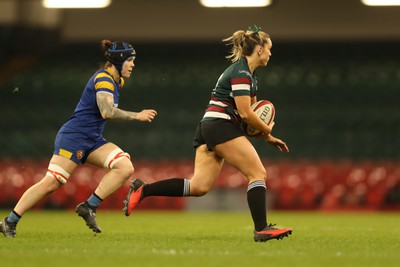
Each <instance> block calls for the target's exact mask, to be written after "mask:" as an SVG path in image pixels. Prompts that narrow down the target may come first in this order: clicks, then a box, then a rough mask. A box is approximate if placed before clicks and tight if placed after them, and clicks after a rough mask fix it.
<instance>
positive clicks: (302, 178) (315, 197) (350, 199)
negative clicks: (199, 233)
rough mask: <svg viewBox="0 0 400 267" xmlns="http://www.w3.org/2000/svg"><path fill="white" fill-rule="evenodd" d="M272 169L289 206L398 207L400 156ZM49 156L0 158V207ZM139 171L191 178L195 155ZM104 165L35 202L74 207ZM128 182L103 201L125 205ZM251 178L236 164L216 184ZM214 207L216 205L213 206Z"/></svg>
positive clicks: (281, 204)
mask: <svg viewBox="0 0 400 267" xmlns="http://www.w3.org/2000/svg"><path fill="white" fill-rule="evenodd" d="M264 164H265V166H266V167H267V171H268V180H267V187H268V189H269V191H268V194H269V195H270V197H269V199H270V200H271V201H272V203H269V205H270V206H271V207H272V208H274V209H290V210H338V209H341V210H343V209H351V210H382V209H386V210H389V209H399V208H400V199H399V198H398V197H397V198H396V197H395V196H398V195H399V194H400V191H399V190H400V165H399V164H398V163H395V162H379V163H376V162H370V161H363V162H357V163H354V162H350V161H337V162H336V161H321V162H315V161H312V162H311V161H277V162H264ZM46 168H47V162H33V161H29V160H26V161H21V162H19V163H12V162H7V161H3V162H1V163H0V188H2V192H3V193H2V194H0V207H1V208H10V207H12V206H13V205H15V203H16V202H17V201H18V199H19V197H20V196H21V195H22V193H23V192H24V191H25V190H26V189H27V188H29V186H31V185H32V184H33V183H35V182H37V181H39V180H40V179H41V178H42V176H43V174H44V173H45V172H46ZM135 169H136V172H135V177H140V178H142V179H143V180H144V181H146V182H148V183H151V182H154V181H158V180H161V179H166V178H172V177H184V178H189V177H190V176H191V175H192V173H193V163H192V162H190V161H167V160H165V161H156V162H152V161H140V162H136V163H135ZM105 172H106V171H105V170H103V169H99V168H95V167H93V166H91V165H83V166H80V167H78V168H77V169H76V171H75V172H74V173H73V174H72V175H71V177H70V180H69V182H68V183H67V184H66V185H64V186H63V187H62V188H61V189H60V190H58V191H57V192H55V193H53V194H51V195H50V196H49V197H47V198H46V199H45V200H43V201H42V202H40V203H39V205H37V206H36V208H48V209H73V208H74V207H75V206H76V204H77V203H79V202H81V201H84V200H85V199H86V198H87V197H88V196H90V194H91V193H92V192H93V191H94V190H95V187H96V186H97V184H98V183H99V181H100V180H101V178H102V177H103V175H104V174H105ZM128 186H129V184H128V183H127V184H126V185H125V186H124V187H123V188H121V189H120V190H118V191H117V192H116V193H115V194H113V195H111V196H110V197H109V198H107V199H106V200H105V201H104V203H103V204H102V207H103V208H105V209H121V208H122V200H123V199H124V197H125V195H126V193H127V191H128ZM246 187H247V181H246V179H245V178H244V177H243V176H242V175H241V174H240V173H238V171H237V170H235V169H234V168H232V167H231V166H229V165H226V166H224V168H223V170H222V172H221V175H220V177H219V178H218V180H217V181H216V183H215V185H214V189H213V190H220V189H231V190H233V189H240V188H241V189H242V190H243V191H245V190H246ZM186 200H187V199H186V198H168V197H158V198H151V199H147V200H146V201H145V202H143V205H141V206H140V208H141V209H176V210H182V209H185V201H186ZM210 208H212V207H210Z"/></svg>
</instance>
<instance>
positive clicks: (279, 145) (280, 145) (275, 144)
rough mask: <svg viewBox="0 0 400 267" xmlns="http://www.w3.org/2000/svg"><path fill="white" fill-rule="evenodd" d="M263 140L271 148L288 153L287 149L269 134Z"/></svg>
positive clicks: (283, 143)
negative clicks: (271, 146)
mask: <svg viewBox="0 0 400 267" xmlns="http://www.w3.org/2000/svg"><path fill="white" fill-rule="evenodd" d="M264 139H265V141H267V143H269V144H271V145H273V146H276V148H278V149H279V151H281V152H289V147H288V146H287V145H286V143H285V142H283V141H282V140H281V139H279V138H276V137H274V136H272V135H271V134H268V135H266V136H265V137H264Z"/></svg>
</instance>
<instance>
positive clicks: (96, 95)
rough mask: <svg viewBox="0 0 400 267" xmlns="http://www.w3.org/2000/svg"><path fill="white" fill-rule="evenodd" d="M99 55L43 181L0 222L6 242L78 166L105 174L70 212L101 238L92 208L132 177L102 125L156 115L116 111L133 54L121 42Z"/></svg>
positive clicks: (145, 119)
mask: <svg viewBox="0 0 400 267" xmlns="http://www.w3.org/2000/svg"><path fill="white" fill-rule="evenodd" d="M101 49H102V50H103V53H104V56H105V59H106V60H107V61H106V63H104V64H103V65H102V66H101V67H100V69H99V70H98V71H96V73H94V75H93V76H92V77H91V78H90V80H89V82H88V83H87V85H86V87H85V89H84V90H83V93H82V96H81V99H80V100H79V103H78V105H77V106H76V109H75V111H74V113H73V114H72V116H71V118H70V119H69V120H68V121H67V122H66V123H65V124H64V125H63V126H62V127H61V129H60V130H59V132H58V134H57V136H56V139H55V148H54V155H53V157H52V158H51V160H50V164H49V167H48V171H47V173H46V175H45V177H44V178H43V179H42V180H41V181H39V182H38V183H36V184H35V185H33V186H32V187H30V188H29V189H28V190H27V191H26V192H25V193H24V194H23V195H22V197H21V198H20V200H19V201H18V203H17V205H16V206H15V208H14V210H13V211H12V212H11V213H10V214H9V216H8V217H7V218H5V219H4V220H3V221H2V222H0V231H1V232H2V233H3V234H4V235H5V236H7V237H15V236H16V226H17V223H18V221H19V220H20V218H21V216H22V215H23V214H24V213H25V212H26V211H27V210H29V209H30V208H32V207H33V206H34V205H35V204H36V203H38V202H39V201H40V200H41V199H43V198H44V197H45V196H47V195H48V194H50V193H52V192H53V191H55V190H57V189H58V188H60V187H61V186H62V185H63V184H65V183H66V182H67V181H68V178H69V176H70V174H71V173H72V172H73V171H74V169H75V168H76V167H77V166H78V164H83V163H85V162H89V163H91V164H94V165H95V166H98V167H102V168H107V169H109V171H108V172H107V173H106V175H105V176H104V177H103V179H102V180H101V182H100V184H99V185H98V187H97V188H96V190H95V191H94V193H93V194H92V195H91V196H90V197H89V198H88V199H87V201H85V202H83V203H81V204H79V205H78V206H77V207H76V210H75V211H76V213H77V214H78V215H79V216H81V217H82V218H83V219H84V220H85V222H86V224H87V225H88V226H89V228H90V229H92V230H93V232H96V233H100V232H101V230H100V228H99V227H98V225H97V223H96V208H97V207H98V206H99V205H100V203H101V202H102V201H103V199H105V198H106V197H108V196H109V195H111V194H112V193H114V192H115V191H116V190H117V189H118V188H120V187H121V186H122V185H123V184H124V183H125V182H126V181H127V180H128V179H129V177H130V176H131V175H132V174H133V171H134V168H133V165H132V163H131V161H130V157H129V154H128V153H125V152H124V151H123V150H122V149H121V148H119V147H118V146H117V145H115V144H113V143H111V142H109V141H107V140H106V139H104V138H103V137H102V134H103V130H104V126H105V122H106V120H137V121H143V122H151V121H152V120H153V119H154V117H155V116H156V115H157V112H156V111H155V110H153V109H145V110H142V111H140V112H131V111H125V110H122V109H120V108H118V101H119V91H120V89H121V88H122V87H123V86H124V78H129V77H130V76H131V73H132V70H133V68H134V67H135V64H134V60H135V57H136V52H135V50H134V49H133V47H132V46H131V45H130V44H128V43H126V42H122V41H115V42H111V41H109V40H103V41H101Z"/></svg>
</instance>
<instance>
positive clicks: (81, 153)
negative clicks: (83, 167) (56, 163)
mask: <svg viewBox="0 0 400 267" xmlns="http://www.w3.org/2000/svg"><path fill="white" fill-rule="evenodd" d="M107 143H108V141H107V140H106V139H104V138H103V137H99V138H97V139H93V138H90V137H89V136H87V135H86V134H84V133H81V132H77V131H74V130H72V129H68V128H64V127H62V128H61V129H60V131H59V132H58V133H57V136H56V140H55V141H54V152H53V154H54V155H60V156H63V157H65V158H67V159H70V160H72V161H73V162H75V163H77V164H83V163H85V161H86V159H87V157H88V156H89V154H90V153H91V152H93V151H94V150H96V149H97V148H99V147H101V146H103V145H105V144H107Z"/></svg>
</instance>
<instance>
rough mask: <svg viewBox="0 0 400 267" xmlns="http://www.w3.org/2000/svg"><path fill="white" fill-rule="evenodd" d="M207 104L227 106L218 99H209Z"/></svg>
mask: <svg viewBox="0 0 400 267" xmlns="http://www.w3.org/2000/svg"><path fill="white" fill-rule="evenodd" d="M209 104H211V105H215V106H219V107H227V106H228V105H227V104H224V103H222V102H220V101H215V100H210V102H209Z"/></svg>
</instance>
